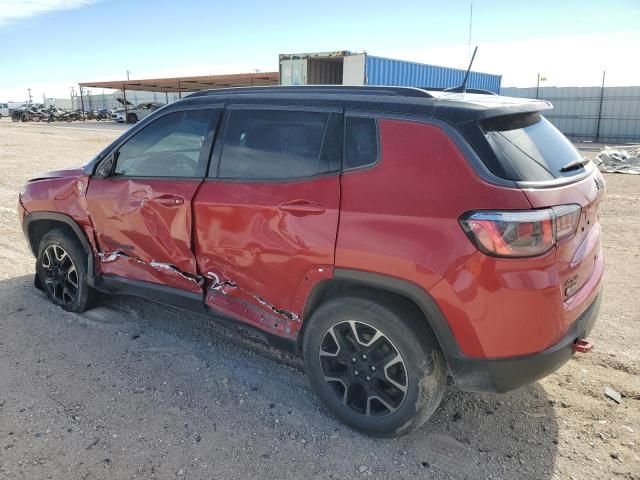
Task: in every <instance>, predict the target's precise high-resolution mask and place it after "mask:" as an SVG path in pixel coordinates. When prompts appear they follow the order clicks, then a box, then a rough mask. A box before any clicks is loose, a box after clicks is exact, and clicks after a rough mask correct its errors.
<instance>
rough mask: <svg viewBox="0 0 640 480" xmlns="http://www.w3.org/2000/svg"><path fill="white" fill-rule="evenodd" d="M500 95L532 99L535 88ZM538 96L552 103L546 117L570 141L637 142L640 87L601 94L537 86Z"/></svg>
mask: <svg viewBox="0 0 640 480" xmlns="http://www.w3.org/2000/svg"><path fill="white" fill-rule="evenodd" d="M501 93H502V95H508V96H511V97H525V98H535V97H536V88H535V87H530V88H515V87H512V88H503V89H502V90H501ZM601 93H602V98H601ZM538 97H539V98H541V99H544V100H549V101H550V102H551V103H553V107H554V108H553V110H551V111H550V112H549V113H548V114H546V115H545V117H547V118H548V119H549V120H550V121H551V122H552V123H553V124H554V125H555V126H556V127H558V129H559V130H560V131H561V132H562V133H564V134H565V135H566V136H568V137H570V138H571V139H573V140H579V141H592V142H602V143H635V142H640V86H637V87H605V88H604V91H601V88H600V87H540V89H539V92H538ZM598 118H600V128H599V129H598Z"/></svg>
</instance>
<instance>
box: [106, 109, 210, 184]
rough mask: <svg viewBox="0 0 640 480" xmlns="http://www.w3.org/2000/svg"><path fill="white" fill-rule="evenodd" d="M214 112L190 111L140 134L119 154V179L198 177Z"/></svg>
mask: <svg viewBox="0 0 640 480" xmlns="http://www.w3.org/2000/svg"><path fill="white" fill-rule="evenodd" d="M217 115H218V112H216V111H212V110H187V111H183V112H174V113H170V114H168V115H165V116H164V117H161V118H159V119H158V120H156V121H155V122H153V123H151V124H150V125H148V126H146V127H145V128H144V129H143V130H141V131H140V132H138V133H136V134H135V135H134V136H133V137H131V138H130V139H129V140H128V141H127V143H125V144H124V145H123V146H122V147H120V150H119V151H118V155H117V160H116V168H115V174H116V175H124V176H129V177H195V176H197V175H198V165H199V158H200V152H201V151H202V147H203V145H204V143H205V139H206V137H207V133H208V131H209V126H210V125H211V124H212V122H215V121H216V120H217Z"/></svg>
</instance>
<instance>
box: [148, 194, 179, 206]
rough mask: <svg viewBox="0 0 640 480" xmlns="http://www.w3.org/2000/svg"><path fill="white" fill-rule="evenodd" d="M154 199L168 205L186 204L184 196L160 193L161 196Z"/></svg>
mask: <svg viewBox="0 0 640 480" xmlns="http://www.w3.org/2000/svg"><path fill="white" fill-rule="evenodd" d="M152 201H153V202H155V203H159V204H160V205H165V206H167V207H177V206H179V205H183V204H184V198H182V197H178V196H176V195H160V196H159V197H154V198H153V199H152Z"/></svg>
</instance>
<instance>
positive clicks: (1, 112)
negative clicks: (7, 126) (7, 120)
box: [0, 103, 10, 118]
mask: <svg viewBox="0 0 640 480" xmlns="http://www.w3.org/2000/svg"><path fill="white" fill-rule="evenodd" d="M8 116H10V113H9V104H7V103H0V118H2V117H8Z"/></svg>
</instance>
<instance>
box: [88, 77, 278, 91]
mask: <svg viewBox="0 0 640 480" xmlns="http://www.w3.org/2000/svg"><path fill="white" fill-rule="evenodd" d="M279 79H280V75H279V73H278V72H264V73H234V74H229V75H202V76H196V77H173V78H148V79H144V80H142V79H137V80H114V81H110V82H82V83H79V84H78V85H79V86H80V88H86V87H92V88H109V89H113V90H140V91H144V92H177V93H182V92H197V91H200V90H208V89H210V88H224V87H252V86H266V85H277V84H278V82H279Z"/></svg>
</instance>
